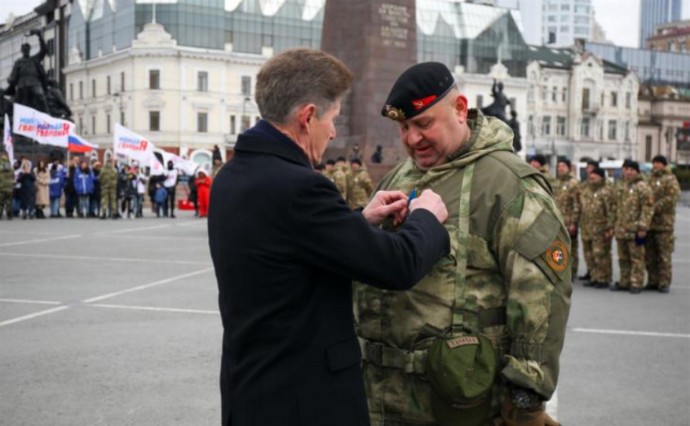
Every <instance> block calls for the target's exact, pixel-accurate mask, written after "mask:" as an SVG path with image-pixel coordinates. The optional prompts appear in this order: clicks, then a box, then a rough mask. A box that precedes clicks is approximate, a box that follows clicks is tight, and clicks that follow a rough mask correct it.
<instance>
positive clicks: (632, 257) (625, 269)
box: [616, 238, 645, 288]
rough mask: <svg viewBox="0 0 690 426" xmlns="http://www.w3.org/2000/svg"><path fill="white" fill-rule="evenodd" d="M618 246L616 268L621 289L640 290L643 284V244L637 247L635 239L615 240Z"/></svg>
mask: <svg viewBox="0 0 690 426" xmlns="http://www.w3.org/2000/svg"><path fill="white" fill-rule="evenodd" d="M616 243H617V245H618V266H619V267H620V270H621V271H620V272H621V278H620V286H621V287H624V288H625V287H635V288H642V285H643V284H644V272H645V262H644V244H641V245H637V243H636V242H635V239H634V238H632V239H624V240H622V239H621V240H618V239H617V240H616Z"/></svg>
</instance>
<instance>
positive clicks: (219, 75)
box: [64, 23, 272, 164]
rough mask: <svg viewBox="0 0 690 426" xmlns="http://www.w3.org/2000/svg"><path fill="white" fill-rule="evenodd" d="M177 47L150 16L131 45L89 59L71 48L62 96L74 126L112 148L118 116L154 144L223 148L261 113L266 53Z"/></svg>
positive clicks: (199, 153)
mask: <svg viewBox="0 0 690 426" xmlns="http://www.w3.org/2000/svg"><path fill="white" fill-rule="evenodd" d="M231 50H232V47H231V46H228V48H227V50H226V51H222V50H211V49H200V48H193V47H180V46H178V45H177V43H176V41H175V40H173V39H172V37H171V36H170V34H168V33H167V32H166V31H165V29H164V28H163V26H162V25H159V24H155V23H151V24H147V25H145V27H144V30H143V31H142V32H141V33H140V34H139V35H138V36H137V39H136V40H135V41H134V42H133V43H132V46H131V47H129V48H126V49H123V50H120V51H116V52H113V53H108V54H104V55H102V56H100V57H97V58H93V59H90V60H88V61H82V60H81V57H82V55H81V53H80V52H79V51H78V50H76V49H73V50H72V51H71V52H70V59H69V66H67V67H66V68H65V70H64V71H65V76H66V87H67V90H66V94H65V95H66V97H67V101H68V103H69V104H70V106H71V108H72V110H73V113H74V120H75V123H76V125H77V132H78V133H79V134H81V135H83V136H84V137H85V138H86V139H88V140H90V141H92V142H95V143H97V144H98V145H99V147H100V148H106V149H111V148H112V140H113V131H114V128H115V123H121V124H122V125H124V126H125V127H127V128H129V129H131V130H132V131H134V132H136V133H138V134H140V135H142V136H144V137H146V138H148V139H149V140H150V141H151V142H153V143H154V144H155V145H156V146H157V147H158V148H166V150H168V151H172V152H176V153H179V154H180V155H189V156H190V158H191V159H192V160H194V161H196V162H198V163H200V164H203V163H206V162H210V161H211V149H212V148H213V146H214V145H218V147H219V148H220V149H221V153H222V154H223V155H225V152H226V149H227V148H231V147H232V146H233V145H234V142H235V140H236V138H237V135H238V134H239V133H240V132H241V131H243V130H244V129H246V128H248V127H249V126H250V125H252V124H254V122H256V121H257V120H258V119H259V112H258V109H257V107H256V104H255V103H254V101H253V93H252V92H253V87H254V80H255V76H256V73H257V72H258V70H259V68H260V67H261V65H262V64H263V63H264V62H265V61H266V59H267V56H270V55H271V54H272V52H271V51H270V49H266V51H265V55H256V54H246V53H233V52H232V51H231Z"/></svg>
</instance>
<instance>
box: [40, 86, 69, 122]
mask: <svg viewBox="0 0 690 426" xmlns="http://www.w3.org/2000/svg"><path fill="white" fill-rule="evenodd" d="M47 89H48V90H47V92H46V102H47V103H48V110H49V112H50V115H52V116H53V117H57V118H62V119H65V120H71V117H72V110H71V109H70V108H69V106H68V105H67V102H65V97H64V96H62V92H61V91H60V87H59V86H58V82H57V81H55V80H54V79H52V78H50V79H48V87H47Z"/></svg>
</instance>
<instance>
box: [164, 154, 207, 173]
mask: <svg viewBox="0 0 690 426" xmlns="http://www.w3.org/2000/svg"><path fill="white" fill-rule="evenodd" d="M161 155H162V156H163V166H164V167H167V166H168V161H172V163H173V167H175V168H176V169H177V170H181V171H183V172H184V174H186V175H187V176H194V173H195V172H196V169H197V168H199V165H198V164H197V163H195V162H194V161H189V160H186V159H184V158H182V157H180V156H179V155H175V154H173V153H170V152H167V151H162V152H161Z"/></svg>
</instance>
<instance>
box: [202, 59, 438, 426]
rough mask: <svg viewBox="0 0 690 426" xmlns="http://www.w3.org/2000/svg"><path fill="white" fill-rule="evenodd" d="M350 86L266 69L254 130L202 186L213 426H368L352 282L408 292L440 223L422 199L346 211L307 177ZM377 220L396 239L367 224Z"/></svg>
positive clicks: (328, 63) (312, 62)
mask: <svg viewBox="0 0 690 426" xmlns="http://www.w3.org/2000/svg"><path fill="white" fill-rule="evenodd" d="M351 82H352V74H351V73H350V71H349V70H348V69H347V68H346V67H345V66H344V65H343V64H342V63H341V62H340V61H338V60H337V59H335V58H333V57H332V56H330V55H327V54H325V53H323V52H319V51H315V50H309V49H295V50H290V51H287V52H284V53H282V54H280V55H278V56H276V57H274V58H273V59H271V60H270V61H268V62H267V63H266V64H265V65H264V67H263V68H262V70H261V71H260V72H259V75H258V76H257V83H256V102H257V104H258V106H259V109H260V111H261V114H262V116H263V118H264V119H263V120H261V121H260V122H259V123H258V124H257V125H256V126H255V127H253V128H252V129H249V130H248V131H246V132H245V133H243V134H241V135H240V137H239V139H238V141H237V144H236V145H235V155H234V157H233V159H232V160H231V161H230V162H229V163H228V164H226V166H225V167H223V168H222V170H221V171H220V172H219V174H218V176H217V177H216V179H215V180H214V182H213V187H212V190H211V204H210V210H209V219H208V233H209V244H210V248H211V256H212V258H213V263H214V266H215V271H216V277H217V280H218V288H219V305H220V311H221V316H222V321H223V327H224V336H223V355H222V361H221V396H222V417H223V425H224V426H230V425H232V426H249V425H251V426H272V425H280V426H292V425H295V426H297V425H300V426H326V425H328V426H338V425H343V426H359V425H368V424H369V418H368V410H367V405H366V404H367V402H366V398H365V395H364V385H363V381H362V375H361V369H360V359H361V354H360V349H359V345H358V342H357V338H356V337H355V331H354V319H353V312H352V285H351V284H352V280H353V279H356V280H358V281H361V282H364V283H372V284H375V285H377V286H381V287H382V288H387V289H399V290H404V289H409V288H411V287H412V286H413V285H414V284H415V283H416V282H417V281H418V280H419V279H420V278H421V277H422V276H423V275H424V274H425V273H426V272H427V271H428V270H429V269H430V268H431V266H432V265H433V264H434V263H435V262H436V261H437V260H438V259H439V258H441V257H443V256H445V255H447V254H448V250H449V240H448V233H447V232H446V231H445V229H444V228H443V226H442V225H441V222H443V221H445V219H446V217H447V215H448V214H447V211H446V208H445V205H444V204H443V202H442V201H441V199H440V197H439V196H438V195H437V194H435V193H434V192H433V191H430V190H427V191H425V192H423V193H422V194H421V195H420V196H419V197H418V198H416V199H414V200H408V199H407V196H406V195H405V194H403V193H402V192H399V191H392V192H379V193H377V194H376V195H375V196H374V198H373V200H372V201H371V202H370V204H369V205H368V206H367V207H365V208H364V210H362V211H361V212H359V211H352V210H350V209H349V208H348V207H347V204H346V203H345V201H344V200H343V199H342V197H341V196H340V194H339V192H338V190H337V189H336V187H335V185H334V184H333V183H332V182H331V181H330V180H328V179H327V178H326V177H324V176H322V175H321V174H319V173H316V172H315V171H314V169H313V165H315V164H318V163H319V162H320V161H321V158H322V155H323V153H324V151H325V149H326V146H327V144H328V142H329V141H330V140H332V139H333V138H334V137H335V126H334V124H333V120H334V118H335V117H336V116H337V115H338V113H339V110H340V99H341V98H342V96H343V94H344V93H345V92H346V90H347V89H348V88H349V86H350V84H351ZM408 203H409V206H408ZM387 218H390V219H391V220H393V221H394V223H397V224H399V225H400V226H399V228H398V229H397V231H396V232H386V231H383V230H381V229H380V228H379V227H378V226H376V225H379V224H380V223H382V222H383V221H384V220H386V219H387Z"/></svg>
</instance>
